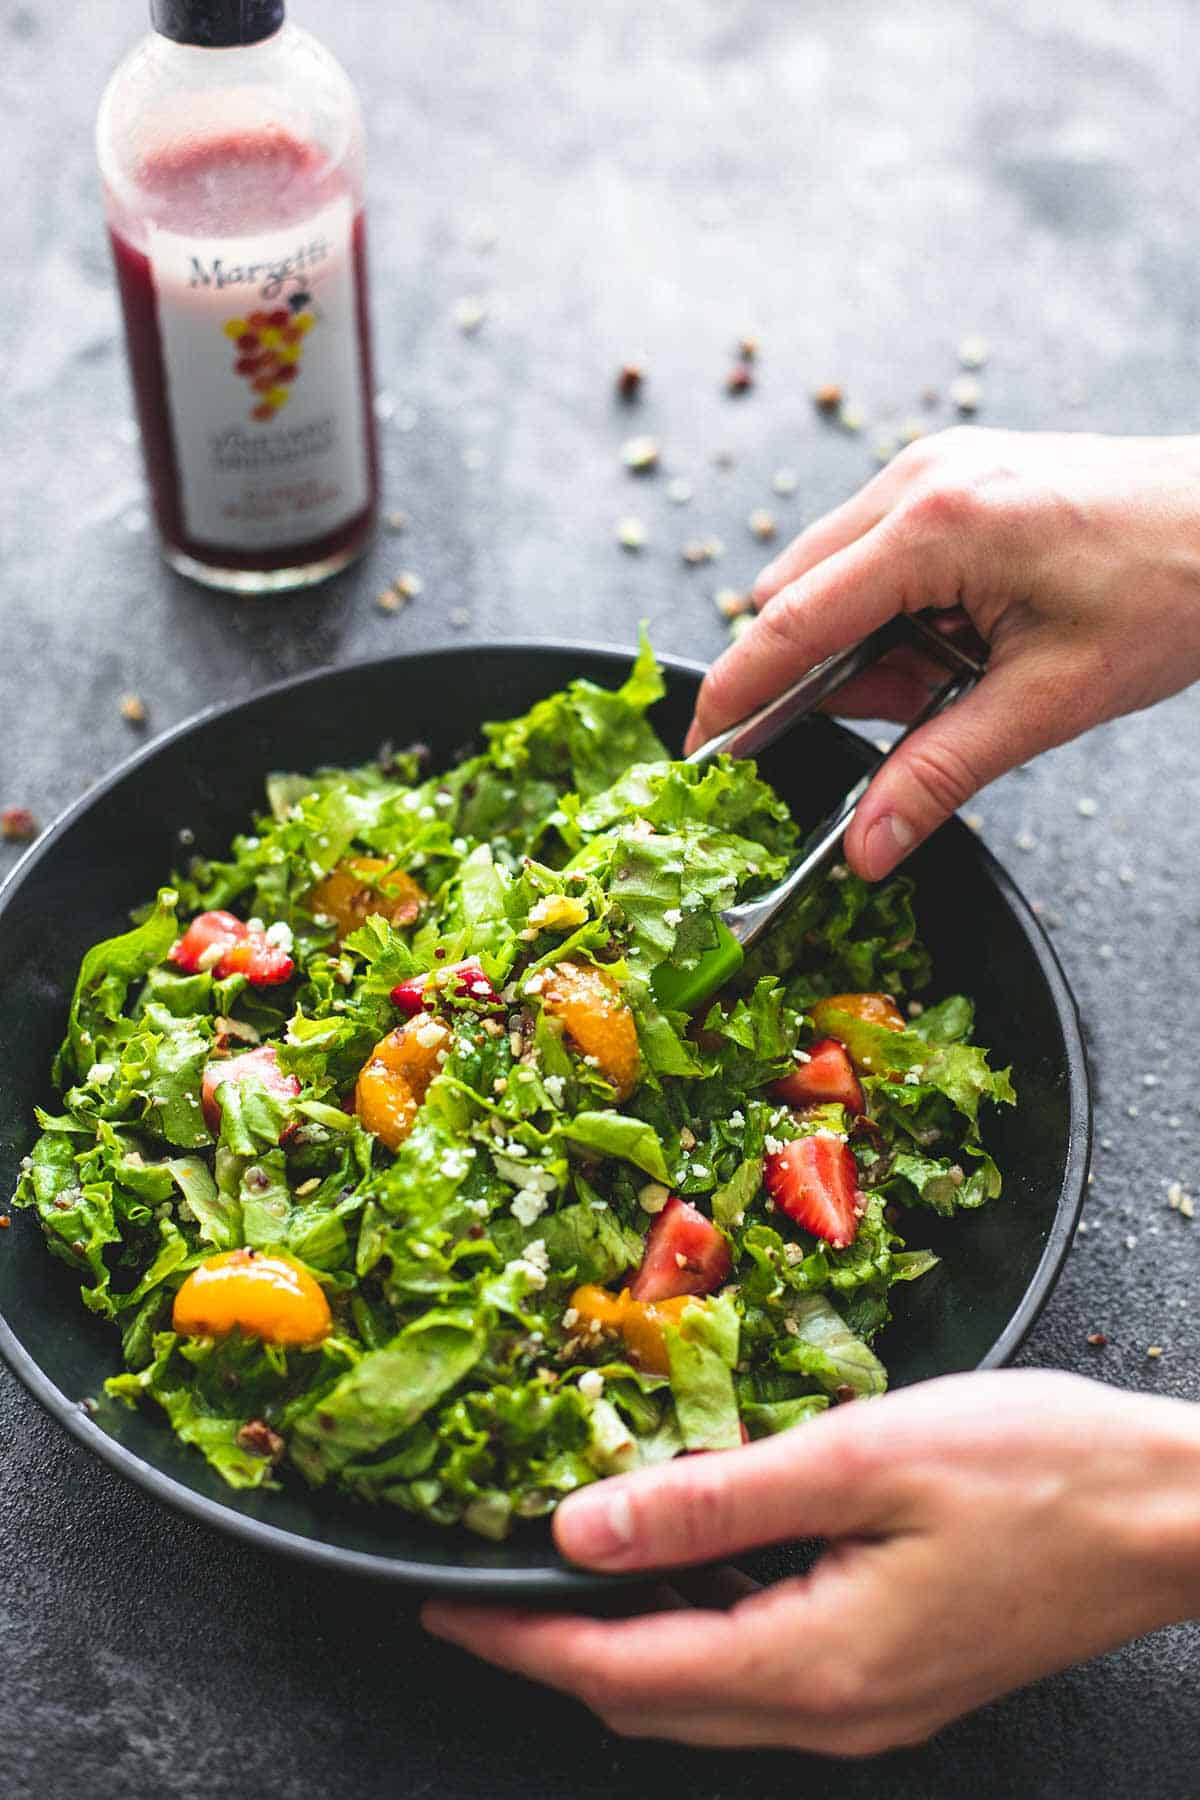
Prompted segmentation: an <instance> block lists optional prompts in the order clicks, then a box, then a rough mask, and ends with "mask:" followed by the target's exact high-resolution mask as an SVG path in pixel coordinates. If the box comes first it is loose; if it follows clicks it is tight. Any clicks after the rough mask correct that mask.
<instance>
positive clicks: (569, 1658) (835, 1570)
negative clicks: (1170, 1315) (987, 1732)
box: [424, 1371, 1200, 1756]
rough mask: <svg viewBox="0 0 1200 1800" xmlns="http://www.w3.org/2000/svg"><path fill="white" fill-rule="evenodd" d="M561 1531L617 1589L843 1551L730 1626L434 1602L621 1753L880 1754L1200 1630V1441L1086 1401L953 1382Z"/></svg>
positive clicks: (606, 1507)
mask: <svg viewBox="0 0 1200 1800" xmlns="http://www.w3.org/2000/svg"><path fill="white" fill-rule="evenodd" d="M554 1531H555V1536H556V1538H557V1540H558V1544H559V1546H560V1548H561V1549H562V1551H563V1553H564V1554H565V1555H566V1556H569V1557H570V1558H571V1559H572V1560H573V1561H575V1562H579V1563H584V1564H586V1565H587V1566H588V1567H590V1568H595V1569H603V1570H610V1571H617V1570H619V1571H622V1572H624V1571H629V1570H637V1569H647V1570H650V1569H658V1568H662V1567H663V1566H664V1565H671V1564H685V1563H699V1562H706V1561H709V1560H710V1559H713V1558H719V1557H726V1556H730V1555H732V1554H735V1553H736V1552H738V1551H742V1550H746V1549H748V1548H750V1547H751V1546H754V1545H762V1544H767V1543H771V1542H773V1541H776V1540H779V1539H785V1538H794V1537H805V1536H810V1535H811V1536H819V1537H824V1538H829V1539H831V1540H832V1545H831V1548H830V1549H829V1550H827V1551H826V1552H825V1554H824V1555H823V1556H822V1557H821V1559H820V1560H819V1562H818V1563H817V1565H816V1567H815V1568H814V1570H813V1571H812V1573H811V1574H809V1575H805V1576H800V1577H797V1578H795V1579H792V1580H788V1581H784V1582H781V1583H779V1584H778V1585H777V1586H774V1587H770V1588H763V1589H760V1590H758V1591H757V1592H755V1593H754V1594H753V1595H752V1596H751V1597H749V1598H745V1599H742V1600H740V1601H739V1602H738V1603H737V1604H736V1605H735V1606H733V1608H732V1609H731V1610H729V1611H726V1612H718V1611H703V1610H700V1611H694V1610H687V1611H663V1612H656V1613H651V1614H649V1615H644V1616H642V1617H637V1618H631V1619H622V1620H606V1619H597V1618H589V1617H583V1616H572V1615H566V1614H561V1613H545V1612H543V1613H537V1612H522V1611H518V1610H514V1609H510V1608H506V1609H503V1610H502V1609H499V1608H488V1607H480V1606H466V1605H461V1604H458V1603H452V1602H448V1601H431V1602H430V1603H428V1604H427V1606H426V1608H425V1612H424V1621H425V1624H426V1626H427V1627H428V1629H429V1630H431V1631H433V1632H435V1633H436V1634H437V1635H438V1636H440V1637H446V1638H449V1639H451V1640H452V1641H453V1642H455V1643H457V1644H460V1645H462V1646H463V1647H464V1648H466V1649H468V1650H472V1651H474V1652H475V1653H476V1655H479V1656H483V1657H486V1658H487V1659H488V1660H489V1661H490V1662H495V1663H499V1664H501V1665H502V1666H503V1667H505V1668H509V1669H514V1670H516V1671H518V1672H519V1673H521V1674H524V1675H529V1676H532V1677H534V1678H535V1679H536V1680H539V1681H545V1682H548V1683H549V1684H550V1685H551V1686H553V1687H558V1688H562V1689H564V1690H565V1691H566V1692H568V1693H570V1694H574V1695H577V1696H578V1697H579V1698H580V1699H582V1700H583V1701H585V1702H586V1703H587V1705H589V1706H590V1707H592V1708H593V1710H594V1711H596V1712H597V1713H599V1714H600V1716H601V1717H602V1718H603V1719H604V1721H605V1722H606V1723H607V1724H608V1725H609V1726H610V1727H611V1728H612V1729H613V1730H615V1731H618V1732H621V1733H622V1734H624V1735H628V1736H633V1737H664V1738H676V1739H679V1740H681V1741H682V1742H684V1743H689V1744H714V1745H716V1744H720V1745H775V1746H783V1747H790V1748H794V1749H804V1750H816V1751H823V1752H826V1753H829V1754H836V1755H840V1756H848V1755H849V1756H854V1755H870V1754H873V1753H875V1752H877V1751H880V1750H884V1749H890V1748H893V1747H896V1746H900V1745H905V1744H913V1743H917V1742H920V1741H922V1740H924V1739H925V1738H927V1737H928V1736H929V1735H930V1734H931V1733H932V1732H934V1731H936V1730H938V1729H939V1727H940V1726H942V1725H944V1724H946V1723H947V1721H949V1720H950V1719H953V1718H955V1717H957V1716H958V1715H959V1714H960V1713H963V1712H966V1711H968V1710H969V1709H971V1708H972V1707H976V1706H980V1705H982V1704H983V1703H984V1702H985V1701H988V1700H991V1699H994V1698H996V1697H997V1696H998V1695H1000V1694H1003V1693H1006V1692H1007V1691H1008V1690H1009V1689H1011V1688H1014V1687H1018V1686H1021V1685H1023V1684H1024V1683H1026V1682H1028V1681H1032V1680H1034V1679H1036V1678H1037V1677H1039V1676H1042V1675H1046V1674H1049V1673H1050V1672H1051V1671H1052V1670H1055V1669H1059V1668H1062V1667H1064V1666H1065V1665H1066V1664H1068V1663H1071V1662H1076V1661H1079V1660H1081V1659H1083V1658H1085V1657H1088V1656H1092V1655H1095V1654H1096V1653H1097V1652H1099V1651H1101V1650H1105V1649H1108V1648H1110V1647H1112V1646H1113V1645H1115V1644H1118V1643H1121V1642H1123V1641H1124V1640H1126V1639H1127V1638H1130V1637H1134V1636H1137V1635H1138V1634H1139V1633H1141V1632H1144V1631H1147V1630H1150V1629H1151V1628H1153V1627H1155V1626H1158V1625H1162V1624H1166V1623H1169V1622H1175V1621H1178V1620H1180V1619H1183V1618H1186V1617H1189V1616H1191V1615H1192V1614H1193V1613H1194V1612H1195V1610H1197V1606H1198V1602H1200V1421H1198V1420H1197V1415H1196V1413H1195V1410H1194V1409H1193V1408H1192V1407H1189V1406H1187V1405H1186V1404H1185V1403H1184V1402H1182V1401H1177V1400H1168V1399H1161V1398H1147V1397H1146V1396H1144V1395H1134V1394H1125V1393H1122V1392H1120V1391H1119V1390H1114V1389H1111V1388H1106V1387H1103V1386H1101V1385H1100V1384H1099V1383H1097V1382H1091V1381H1086V1380H1083V1379H1081V1378H1080V1377H1078V1376H1072V1375H1060V1374H1048V1373H1042V1372H1038V1371H1022V1372H1019V1373H1018V1372H1010V1373H1003V1374H987V1375H953V1376H948V1377H945V1378H943V1379H942V1380H939V1381H931V1382H927V1383H925V1384H923V1385H921V1386H919V1387H914V1388H909V1389H906V1390H904V1391H903V1392H900V1393H896V1394H893V1395H889V1396H887V1397H886V1398H884V1399H882V1400H869V1401H857V1402H855V1403H853V1404H851V1405H846V1406H841V1407H838V1408H836V1409H835V1410H833V1411H831V1412H829V1413H825V1414H823V1415H822V1416H821V1417H820V1418H817V1419H814V1420H811V1421H809V1422H808V1423H806V1424H803V1425H800V1426H797V1427H795V1428H793V1429H792V1430H791V1431H789V1432H786V1433H783V1434H782V1435H780V1436H779V1437H775V1438H770V1439H767V1440H766V1441H765V1442H762V1443H758V1444H754V1445H750V1446H747V1447H746V1448H744V1449H741V1450H732V1451H724V1452H719V1453H716V1454H710V1455H701V1456H692V1457H683V1458H680V1459H679V1460H677V1461H675V1462H671V1463H666V1464H663V1465H662V1466H661V1467H658V1468H655V1469H648V1470H645V1471H642V1472H641V1473H639V1474H634V1475H627V1476H621V1477H617V1478H614V1479H610V1480H607V1481H602V1482H599V1483H597V1485H596V1486H595V1487H593V1488H587V1489H585V1490H584V1491H582V1492H581V1493H579V1494H577V1495H575V1496H574V1497H573V1498H571V1499H569V1500H567V1501H566V1502H565V1503H564V1504H563V1505H562V1506H561V1507H560V1508H559V1510H558V1512H557V1514H556V1515H555V1521H554Z"/></svg>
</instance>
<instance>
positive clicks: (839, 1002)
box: [809, 994, 905, 1037]
mask: <svg viewBox="0 0 1200 1800" xmlns="http://www.w3.org/2000/svg"><path fill="white" fill-rule="evenodd" d="M835 1012H842V1013H849V1014H850V1016H851V1018H854V1019H862V1020H864V1021H865V1023H866V1024H868V1025H879V1026H881V1027H882V1028H883V1030H884V1031H903V1030H904V1028H905V1019H904V1014H903V1013H902V1012H901V1011H900V1008H899V1007H898V1006H897V1005H896V1002H895V1001H894V1000H893V999H892V997H891V995H890V994H830V995H829V997H828V999H825V1000H818V1001H816V1003H815V1004H814V1005H813V1006H811V1007H810V1008H809V1015H810V1017H811V1019H812V1022H813V1024H814V1026H815V1027H816V1029H817V1031H818V1033H821V1034H824V1033H828V1034H829V1035H830V1036H834V1037H836V1035H837V1032H836V1029H835V1026H834V1025H833V1023H831V1015H832V1014H833V1013H835Z"/></svg>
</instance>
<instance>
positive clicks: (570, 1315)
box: [562, 1306, 579, 1331]
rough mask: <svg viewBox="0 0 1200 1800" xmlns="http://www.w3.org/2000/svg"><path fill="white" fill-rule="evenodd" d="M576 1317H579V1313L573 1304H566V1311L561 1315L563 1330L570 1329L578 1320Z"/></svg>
mask: <svg viewBox="0 0 1200 1800" xmlns="http://www.w3.org/2000/svg"><path fill="white" fill-rule="evenodd" d="M578 1318H579V1313H578V1311H577V1310H576V1308H575V1307H573V1306H568V1308H567V1310H566V1312H565V1313H564V1314H563V1316H562V1328H563V1330H564V1331H570V1329H571V1327H572V1325H574V1324H575V1323H576V1322H577V1321H578Z"/></svg>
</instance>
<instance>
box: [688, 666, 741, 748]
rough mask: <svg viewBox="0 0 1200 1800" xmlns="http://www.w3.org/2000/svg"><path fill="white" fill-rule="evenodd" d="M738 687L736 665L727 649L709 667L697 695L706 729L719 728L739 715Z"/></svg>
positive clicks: (697, 706)
mask: <svg viewBox="0 0 1200 1800" xmlns="http://www.w3.org/2000/svg"><path fill="white" fill-rule="evenodd" d="M739 647H740V646H739ZM739 660H740V659H739ZM736 688H737V678H736V675H735V673H734V666H733V663H732V660H731V658H730V655H729V652H728V651H726V653H725V655H724V656H720V657H718V658H717V660H716V662H715V663H713V665H712V667H711V668H710V669H709V671H708V674H707V675H706V676H705V677H704V680H703V682H702V683H701V685H700V692H699V695H698V696H697V700H696V711H697V713H698V715H699V717H700V718H701V720H703V722H704V725H705V728H706V729H711V730H719V729H720V727H721V725H722V724H725V723H728V721H729V720H731V719H735V718H736V717H737V714H738V710H739V702H738V697H737V693H736Z"/></svg>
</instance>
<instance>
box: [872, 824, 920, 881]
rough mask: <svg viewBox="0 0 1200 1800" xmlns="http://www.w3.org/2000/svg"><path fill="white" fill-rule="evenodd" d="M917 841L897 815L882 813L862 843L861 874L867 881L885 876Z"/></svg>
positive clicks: (908, 826)
mask: <svg viewBox="0 0 1200 1800" xmlns="http://www.w3.org/2000/svg"><path fill="white" fill-rule="evenodd" d="M916 841H917V834H916V832H915V831H914V830H913V828H912V826H911V825H910V824H909V822H908V820H907V819H902V818H901V817H900V814H899V813H884V814H883V816H882V818H879V819H876V821H875V823H874V824H873V825H872V826H871V827H870V829H869V830H868V832H867V835H866V839H865V841H864V843H863V864H864V869H863V873H864V874H865V875H866V877H867V880H868V881H878V880H879V878H880V876H881V875H886V874H887V873H888V870H889V869H891V868H893V867H894V866H895V864H896V863H898V862H899V860H900V858H901V857H902V856H903V855H904V854H905V852H906V851H908V850H911V849H912V847H913V845H914V844H915V843H916Z"/></svg>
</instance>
